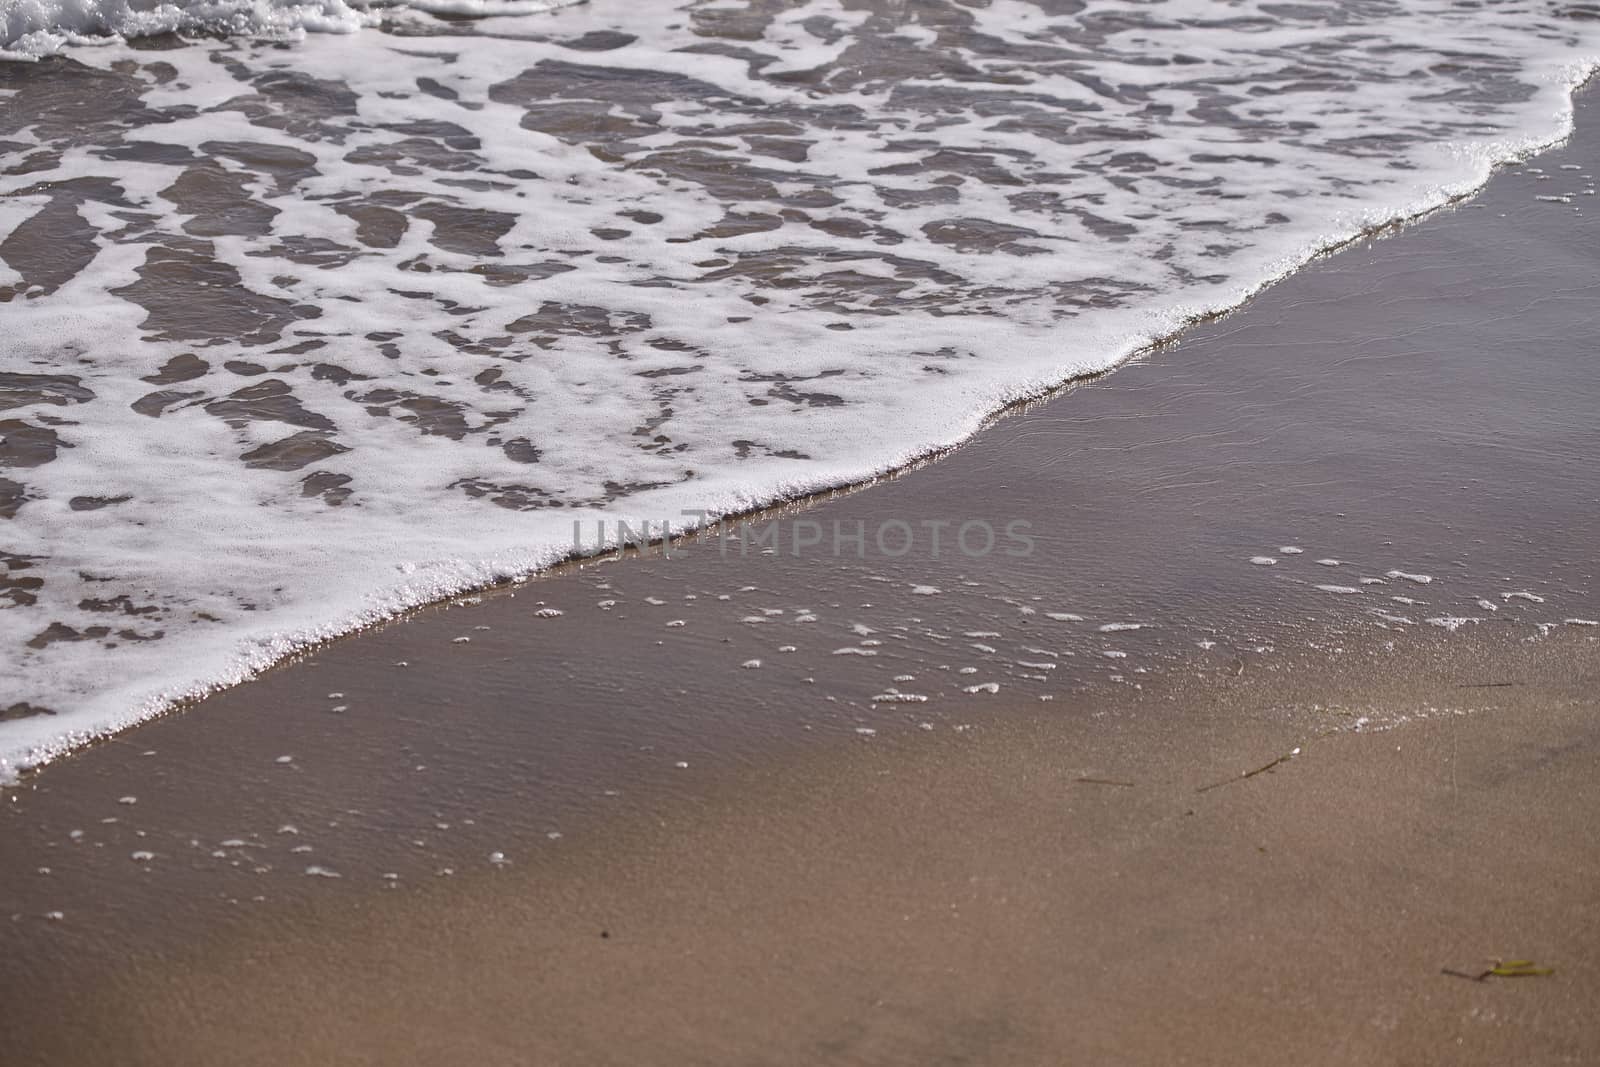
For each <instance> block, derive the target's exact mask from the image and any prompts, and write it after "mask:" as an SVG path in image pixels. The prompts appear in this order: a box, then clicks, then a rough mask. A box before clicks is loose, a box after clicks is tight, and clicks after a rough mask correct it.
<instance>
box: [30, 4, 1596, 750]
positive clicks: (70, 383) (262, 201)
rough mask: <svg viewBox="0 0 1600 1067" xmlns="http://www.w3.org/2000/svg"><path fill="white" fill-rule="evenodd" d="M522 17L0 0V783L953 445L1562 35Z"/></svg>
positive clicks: (1505, 88) (1554, 58)
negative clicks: (390, 620) (565, 576)
mask: <svg viewBox="0 0 1600 1067" xmlns="http://www.w3.org/2000/svg"><path fill="white" fill-rule="evenodd" d="M553 6H554V5H551V4H546V3H542V2H524V0H514V2H512V3H501V4H497V3H495V2H494V0H442V2H439V3H431V2H430V3H419V4H409V5H406V6H403V7H369V8H358V7H354V6H350V5H347V4H346V3H345V2H344V0H327V2H324V3H312V4H287V3H285V4H276V3H269V2H266V0H256V2H244V0H218V2H215V3H206V4H184V5H170V4H169V5H153V4H148V3H120V4H111V3H104V2H95V0H72V2H65V3H62V2H50V0H27V2H22V3H18V2H13V0H0V27H3V31H4V34H5V38H4V49H5V55H6V56H7V57H8V59H9V61H6V62H0V193H3V195H0V326H3V328H4V335H3V340H0V565H3V568H4V569H3V570H0V609H3V610H0V679H3V681H0V775H4V774H14V773H15V772H16V771H17V770H19V769H22V768H25V767H28V766H31V765H34V764H37V763H39V762H42V761H44V760H47V759H49V758H51V757H53V756H55V755H58V754H60V753H62V752H64V751H67V750H69V749H70V748H71V747H72V746H74V745H76V744H80V743H82V742H84V741H86V740H88V739H90V738H92V737H94V736H96V735H99V734H103V733H106V732H110V731H114V730H116V729H119V728H123V727H126V726H128V725H130V724H132V723H135V722H137V721H139V720H140V719H142V718H146V717H148V716H150V715H152V714H155V713H157V712H159V711H160V710H162V709H163V708H165V707H167V706H169V705H170V704H171V703H172V702H173V701H175V700H180V699H183V698H185V697H188V696H193V695H197V694H200V693H203V692H205V691H207V690H208V689H211V688H214V687H216V686H220V685H227V684H231V683H234V682H237V681H240V680H242V679H244V678H247V677H249V676H250V675H251V674H252V673H254V672H256V671H259V670H260V669H261V668H263V667H265V666H267V665H269V664H271V663H272V662H274V661H276V660H278V659H280V658H282V657H283V656H285V655H286V654H289V653H290V652H292V651H293V650H295V649H296V648H299V647H303V646H304V645H306V644H307V643H311V642H315V641H318V640H322V639H325V638H327V637H330V636H333V635H336V634H339V633H343V632H347V631H349V630H352V629H354V628H357V627H359V626H361V625H364V624H367V623H370V622H373V621H375V620H378V619H381V618H384V617H386V616H389V615H392V614H394V613H396V612H398V611H401V610H404V609H405V608H407V607H409V606H414V605H416V604H420V603H423V602H426V601H429V600H433V599H437V598H440V597H443V596H448V595H451V594H453V593H457V592H461V591H464V590H466V589H469V588H472V587H474V586H476V585H481V584H483V583H486V582H490V581H494V580H498V579H503V578H508V577H512V576H519V575H525V574H528V573H531V572H533V571H536V570H538V569H539V568H541V567H544V566H547V565H549V564H550V563H552V562H554V561H556V560H558V559H559V558H561V557H562V556H563V555H565V554H566V553H568V552H569V551H570V546H571V542H572V530H573V524H574V522H575V521H581V522H582V523H583V525H584V528H585V529H588V530H592V529H593V525H594V522H595V520H596V519H599V518H604V519H607V520H609V521H612V522H614V521H616V520H617V519H626V520H642V519H648V520H656V521H658V522H659V521H661V520H665V519H668V518H675V520H676V523H677V525H678V526H679V527H681V528H686V527H689V526H692V525H693V524H694V523H695V522H696V521H698V520H697V519H696V518H695V516H697V515H702V514H709V515H716V514H721V513H728V512H734V511H740V510H745V509H749V508H751V507H755V506H759V505H762V504H766V503H770V502H773V501H777V500H781V499H783V498H786V497H790V496H794V495H796V494H801V493H805V492H808V491H813V490H817V489H821V488H825V487H829V486H834V485H839V484H844V483H849V482H854V481H859V480H861V479H864V478H867V477H870V476H872V475H874V474H876V473H880V472H883V471H886V470H890V469H893V468H895V467H898V466H901V465H903V464H905V463H906V462H908V461H910V460H912V459H914V458H916V457H919V456H922V455H926V454H928V453H930V452H932V451H936V450H938V449H940V448H943V447H947V446H949V445H951V444H954V443H956V442H959V441H960V440H961V439H963V438H964V437H967V436H969V435H970V434H971V433H972V432H974V431H975V430H976V429H977V428H978V427H979V426H980V425H981V423H982V420H983V419H984V417H985V416H986V415H988V414H990V413H992V412H993V411H994V410H996V409H997V408H999V407H1001V406H1003V405H1005V404H1007V403H1009V402H1011V401H1014V400H1017V399H1020V398H1023V397H1026V396H1029V395H1034V394H1037V393H1039V392H1040V391H1043V390H1045V389H1048V388H1049V387H1051V386H1054V385H1056V384H1059V383H1060V382H1062V381H1064V380H1067V379H1069V378H1071V377H1074V376H1077V375H1082V374H1086V373H1091V372H1097V371H1102V370H1105V369H1108V368H1110V367H1113V366H1114V365H1116V364H1117V363H1118V362H1120V361H1122V360H1125V359H1126V358H1128V357H1129V356H1130V355H1131V354H1133V353H1135V352H1137V351H1138V350H1140V349H1141V348H1142V347H1144V346H1147V345H1148V344H1150V343H1151V342H1152V341H1154V340H1156V339H1159V338H1162V337H1165V336H1168V335H1170V334H1171V333H1172V332H1173V331H1174V330H1176V329H1178V328H1181V326H1182V325H1183V324H1184V323H1185V322H1188V321H1190V320H1192V319H1193V318H1194V317H1196V316H1199V315H1203V314H1206V313H1210V312H1213V311H1217V310H1221V309H1225V308H1228V307H1231V306H1234V305H1236V304H1238V303H1239V302H1240V301H1242V300H1243V299H1245V298H1246V297H1248V295H1249V294H1250V293H1252V292H1253V291H1255V290H1257V289H1259V288H1260V287H1261V286H1262V285H1264V284H1268V283H1270V282H1271V281H1272V280H1273V279H1275V278H1278V277H1281V276H1282V275H1283V274H1285V273H1286V272H1289V271H1292V270H1293V269H1295V268H1296V267H1297V266H1299V265H1300V264H1302V263H1304V262H1305V261H1306V260H1307V259H1308V258H1310V257H1312V256H1313V255H1315V254H1317V253H1318V252H1319V251H1320V250H1324V249H1326V248H1328V247H1331V246H1333V245H1336V244H1337V243H1339V242H1341V241H1344V240H1346V239H1348V238H1350V237H1352V236H1354V235H1357V234H1360V233H1362V232H1363V231H1365V230H1368V229H1371V228H1372V227H1375V226H1379V225H1382V224H1384V223H1386V222H1390V221H1393V220H1395V219H1399V218H1405V217H1409V216H1411V215H1415V214H1417V213H1420V212H1423V211H1427V210H1429V209H1432V208H1435V207H1437V206H1439V205H1441V204H1443V203H1445V202H1447V201H1449V200H1450V199H1452V198H1454V197H1457V196H1460V195H1463V194H1465V193H1467V192H1469V191H1471V190H1472V189H1473V188H1475V187H1477V186H1478V185H1480V184H1481V183H1482V182H1483V181H1484V180H1485V179H1486V178H1487V176H1488V174H1489V173H1490V171H1491V169H1492V168H1493V166H1494V165H1495V164H1496V163H1498V162H1502V161H1505V160H1508V159H1512V158H1516V157H1519V156H1522V155H1525V154H1527V153H1530V152H1533V151H1536V150H1537V149H1539V148H1540V147H1543V146H1546V145H1548V144H1551V143H1553V142H1554V141H1556V140H1558V139H1560V138H1562V137H1563V136H1565V135H1566V133H1567V132H1568V131H1569V130H1570V127H1571V99H1570V94H1571V91H1572V90H1573V88H1574V87H1575V86H1576V85H1577V84H1579V83H1580V82H1581V81H1582V79H1583V78H1584V77H1585V76H1586V75H1587V73H1588V71H1589V70H1590V69H1591V67H1592V66H1593V65H1594V63H1595V58H1596V56H1597V55H1600V22H1597V21H1595V20H1594V18H1593V14H1594V13H1593V11H1592V9H1589V8H1587V7H1585V6H1584V5H1581V4H1563V3H1550V2H1535V0H1508V2H1504V3H1493V2H1484V3H1480V4H1476V5H1471V6H1467V5H1461V4H1456V3H1430V2H1405V3H1401V2H1386V0H1350V2H1341V3H1318V4H1293V3H1261V2H1249V0H1230V2H1222V0H1166V2H1126V0H1108V2H1089V0H1040V2H1034V3H1024V2H1021V0H992V2H989V3H976V2H964V3H963V2H954V0H925V2H918V3H908V2H895V0H868V2H858V3H844V2H822V0H819V2H813V3H805V2H795V3H777V2H772V0H749V2H745V0H722V2H710V3H687V4H674V3H622V2H621V0H592V2H591V3H588V4H585V5H582V6H576V7H566V8H561V9H559V10H552V7H553ZM174 30H177V31H182V33H183V34H187V35H189V36H180V35H178V34H175V33H173V32H171V31H174ZM1591 187H1592V186H1591Z"/></svg>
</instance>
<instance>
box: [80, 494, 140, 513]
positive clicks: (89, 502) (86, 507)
mask: <svg viewBox="0 0 1600 1067" xmlns="http://www.w3.org/2000/svg"><path fill="white" fill-rule="evenodd" d="M132 499H133V497H132V496H75V497H73V498H72V499H70V500H68V501H67V506H68V507H69V508H71V509H72V510H73V511H99V510H100V509H101V508H109V507H114V506H116V505H117V504H126V503H127V502H128V501H130V500H132Z"/></svg>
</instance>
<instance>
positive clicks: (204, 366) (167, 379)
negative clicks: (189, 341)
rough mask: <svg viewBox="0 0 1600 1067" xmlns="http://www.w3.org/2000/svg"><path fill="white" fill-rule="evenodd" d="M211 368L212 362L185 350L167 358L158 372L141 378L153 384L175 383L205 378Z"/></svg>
mask: <svg viewBox="0 0 1600 1067" xmlns="http://www.w3.org/2000/svg"><path fill="white" fill-rule="evenodd" d="M210 370H211V364H209V363H207V362H206V361H205V360H203V359H201V358H200V357H199V356H197V355H195V354H194V353H193V352H185V353H183V354H182V355H178V356H173V357H172V358H171V359H169V360H167V361H166V362H165V363H164V364H162V365H161V369H160V370H159V371H157V372H156V373H154V374H147V375H145V376H144V377H143V378H141V379H139V380H140V381H142V382H149V383H150V384H151V385H174V384H176V383H178V382H188V381H193V380H194V379H196V378H203V377H205V375H206V373H207V372H208V371H210Z"/></svg>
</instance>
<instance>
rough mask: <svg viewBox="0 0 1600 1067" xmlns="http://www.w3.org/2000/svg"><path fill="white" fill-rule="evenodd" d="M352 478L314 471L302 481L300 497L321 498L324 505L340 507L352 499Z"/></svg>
mask: <svg viewBox="0 0 1600 1067" xmlns="http://www.w3.org/2000/svg"><path fill="white" fill-rule="evenodd" d="M350 480H351V479H350V476H349V475H348V474H335V473H333V472H332V471H312V472H311V473H310V474H308V475H306V476H305V477H304V478H302V479H301V480H300V495H301V496H303V497H315V496H320V497H321V498H322V501H323V503H325V504H328V505H330V506H332V507H338V506H340V505H341V504H343V503H344V502H345V501H346V500H348V499H349V497H350V489H349V488H348V487H349V485H350Z"/></svg>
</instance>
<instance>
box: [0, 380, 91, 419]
mask: <svg viewBox="0 0 1600 1067" xmlns="http://www.w3.org/2000/svg"><path fill="white" fill-rule="evenodd" d="M93 399H94V393H92V392H91V391H90V390H89V389H88V388H87V387H85V386H84V385H83V383H82V380H81V379H79V378H77V377H75V376H73V375H70V374H13V373H9V372H6V371H0V411H6V410H9V409H10V408H20V407H28V406H29V405H32V404H51V405H55V406H58V407H59V406H65V405H69V404H82V403H85V402H86V401H89V400H93Z"/></svg>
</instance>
